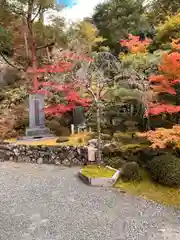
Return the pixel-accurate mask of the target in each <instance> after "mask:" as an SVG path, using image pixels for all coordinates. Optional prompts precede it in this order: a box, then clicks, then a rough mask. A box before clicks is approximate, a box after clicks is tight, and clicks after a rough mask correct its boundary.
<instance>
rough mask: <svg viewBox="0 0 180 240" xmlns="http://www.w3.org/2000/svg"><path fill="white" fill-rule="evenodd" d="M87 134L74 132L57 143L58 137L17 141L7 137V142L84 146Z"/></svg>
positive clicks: (33, 144)
mask: <svg viewBox="0 0 180 240" xmlns="http://www.w3.org/2000/svg"><path fill="white" fill-rule="evenodd" d="M88 134H89V133H86V132H83V133H79V134H74V135H71V136H69V141H67V142H64V143H57V142H56V141H57V139H58V137H54V138H48V139H36V140H33V141H32V140H23V141H18V140H17V139H15V138H12V139H7V140H6V141H5V142H7V143H15V144H17V145H29V146H40V145H41V146H77V147H81V146H86V145H87V143H88Z"/></svg>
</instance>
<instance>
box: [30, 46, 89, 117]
mask: <svg viewBox="0 0 180 240" xmlns="http://www.w3.org/2000/svg"><path fill="white" fill-rule="evenodd" d="M32 56H33V57H32V63H33V64H32V68H28V70H27V72H28V73H30V74H32V75H33V90H32V93H33V94H42V95H46V96H53V94H55V93H57V92H61V93H63V95H64V100H65V101H66V104H55V105H49V106H48V107H46V108H45V109H44V111H45V113H46V114H47V115H57V114H64V113H66V112H69V111H72V110H73V109H75V108H76V107H77V106H83V107H87V106H89V103H90V101H91V100H90V99H88V98H83V97H81V96H80V94H79V93H78V90H79V88H80V86H79V85H78V83H77V81H74V82H73V83H68V84H65V83H62V84H58V83H56V82H52V81H46V82H45V81H43V82H40V81H39V79H38V76H39V75H42V74H45V73H63V72H66V71H72V66H73V64H72V61H74V60H76V61H88V62H92V59H91V58H90V57H87V56H81V55H78V54H76V53H74V52H71V51H66V52H63V53H62V54H61V60H60V61H58V62H57V63H56V64H55V65H47V66H43V67H41V68H37V67H36V52H35V43H34V45H33V47H32Z"/></svg>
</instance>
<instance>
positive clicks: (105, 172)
mask: <svg viewBox="0 0 180 240" xmlns="http://www.w3.org/2000/svg"><path fill="white" fill-rule="evenodd" d="M82 173H83V174H84V175H85V176H87V177H91V178H95V177H97V178H98V177H99V178H100V177H101V178H103V177H104V178H111V177H112V176H113V175H114V173H115V170H112V169H109V168H105V167H100V166H86V167H84V168H83V169H82Z"/></svg>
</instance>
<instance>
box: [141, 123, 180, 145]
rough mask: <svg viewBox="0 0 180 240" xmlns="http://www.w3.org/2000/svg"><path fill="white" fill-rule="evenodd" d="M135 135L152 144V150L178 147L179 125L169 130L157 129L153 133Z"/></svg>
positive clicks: (179, 137) (179, 139)
mask: <svg viewBox="0 0 180 240" xmlns="http://www.w3.org/2000/svg"><path fill="white" fill-rule="evenodd" d="M137 135H138V136H139V137H145V138H147V139H148V140H149V141H150V142H151V143H152V145H151V147H152V148H166V147H168V146H178V144H179V143H180V125H175V126H173V128H171V129H165V128H157V129H156V130H154V131H148V132H145V133H138V134H137Z"/></svg>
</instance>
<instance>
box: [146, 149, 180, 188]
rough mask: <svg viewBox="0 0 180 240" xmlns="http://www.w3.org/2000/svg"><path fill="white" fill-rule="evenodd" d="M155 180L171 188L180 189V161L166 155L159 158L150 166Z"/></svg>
mask: <svg viewBox="0 0 180 240" xmlns="http://www.w3.org/2000/svg"><path fill="white" fill-rule="evenodd" d="M148 170H149V172H150V174H151V177H152V178H153V180H155V181H156V182H158V183H161V184H162V185H167V186H169V187H180V159H179V158H177V157H175V156H173V155H171V154H166V155H162V156H157V157H155V158H154V159H153V160H151V161H150V162H149V164H148Z"/></svg>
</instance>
